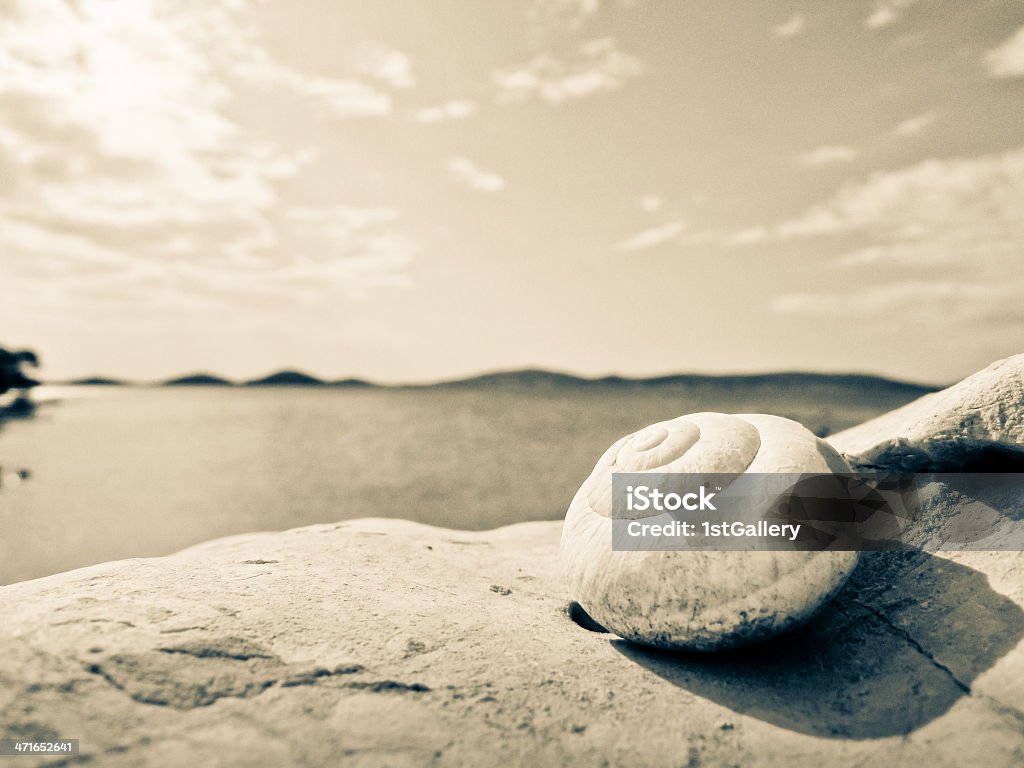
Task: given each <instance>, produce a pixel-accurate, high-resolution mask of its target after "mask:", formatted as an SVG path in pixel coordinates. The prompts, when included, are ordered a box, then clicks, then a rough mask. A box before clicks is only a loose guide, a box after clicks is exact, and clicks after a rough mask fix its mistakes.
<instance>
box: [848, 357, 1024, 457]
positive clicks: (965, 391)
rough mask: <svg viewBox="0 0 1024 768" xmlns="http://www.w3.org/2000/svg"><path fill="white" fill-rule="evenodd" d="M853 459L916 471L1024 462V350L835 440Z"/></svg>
mask: <svg viewBox="0 0 1024 768" xmlns="http://www.w3.org/2000/svg"><path fill="white" fill-rule="evenodd" d="M828 442H830V443H831V444H832V445H833V446H835V447H836V449H838V450H839V451H840V452H841V453H843V454H845V455H846V456H847V458H848V459H850V461H851V462H852V463H854V464H856V465H860V466H881V467H886V468H892V469H902V470H907V471H911V472H919V471H924V470H928V471H934V472H955V471H959V470H974V469H988V470H992V469H998V468H1005V470H1006V471H1020V470H1021V469H1022V468H1024V354H1021V355H1015V356H1013V357H1009V358H1006V359H1005V360H1000V361H999V362H996V363H993V364H992V365H990V366H989V367H988V368H986V369H984V370H983V371H979V372H978V373H976V374H974V375H973V376H969V377H968V378H966V379H964V380H963V381H961V382H959V383H958V384H954V385H953V386H952V387H949V388H947V389H944V390H942V391H940V392H934V393H932V394H930V395H925V396H924V397H921V398H918V399H917V400H915V401H913V402H912V403H908V404H907V405H905V406H903V407H902V408H897V409H896V410H894V411H890V412H889V413H885V414H882V415H881V416H878V417H877V418H874V419H871V420H870V421H866V422H864V423H863V424H860V425H858V426H856V427H852V428H850V429H848V430H846V431H844V432H839V433H837V434H835V435H833V436H832V437H830V438H829V439H828Z"/></svg>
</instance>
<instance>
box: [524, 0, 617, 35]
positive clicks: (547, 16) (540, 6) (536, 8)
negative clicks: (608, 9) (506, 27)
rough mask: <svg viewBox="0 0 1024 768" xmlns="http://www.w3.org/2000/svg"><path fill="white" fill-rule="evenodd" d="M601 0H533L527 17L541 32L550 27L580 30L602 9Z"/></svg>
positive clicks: (528, 8)
mask: <svg viewBox="0 0 1024 768" xmlns="http://www.w3.org/2000/svg"><path fill="white" fill-rule="evenodd" d="M600 7H601V3H600V0H531V2H530V3H529V5H528V6H527V18H528V19H529V21H530V24H531V26H532V27H533V28H534V29H537V30H538V31H540V32H542V33H543V32H545V31H547V30H548V29H555V30H561V29H563V28H564V29H568V30H570V31H573V32H575V31H578V30H579V29H580V28H582V27H583V25H584V24H586V23H587V22H588V21H589V20H590V19H591V18H592V17H593V16H594V15H595V14H596V13H597V12H598V10H599V9H600Z"/></svg>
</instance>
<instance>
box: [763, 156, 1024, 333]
mask: <svg viewBox="0 0 1024 768" xmlns="http://www.w3.org/2000/svg"><path fill="white" fill-rule="evenodd" d="M1021 210H1024V147H1021V148H1018V149H1015V150H1011V151H1008V152H1005V153H1001V154H991V155H983V156H980V157H973V158H952V159H942V160H937V159H933V160H927V161H925V162H922V163H918V164H916V165H913V166H909V167H907V168H902V169H899V170H895V171H888V172H881V173H876V174H874V175H872V176H870V177H869V178H868V179H867V180H865V181H863V182H860V183H857V184H851V185H848V186H847V187H845V188H843V189H842V190H840V191H839V192H838V193H837V194H836V195H835V196H834V197H833V198H832V199H831V200H829V201H827V202H825V203H822V204H820V205H816V206H813V207H812V208H810V209H808V210H806V211H805V212H804V213H802V214H800V215H799V216H796V217H794V218H792V219H789V220H787V221H783V222H781V223H780V224H778V225H776V226H775V227H773V228H772V229H771V230H770V231H769V232H767V233H766V236H765V237H766V239H775V240H780V239H781V240H786V239H795V238H810V237H814V238H839V237H842V238H843V239H842V240H841V241H840V242H843V243H847V242H850V241H851V240H852V241H854V242H858V241H859V242H860V245H859V247H857V248H856V249H855V250H852V251H849V250H847V251H846V252H844V253H843V254H842V255H840V256H839V257H838V258H836V259H835V260H834V261H833V264H834V266H835V267H837V268H839V269H842V270H845V271H846V274H848V275H850V278H849V279H850V280H851V281H852V282H851V284H850V287H849V290H847V291H831V292H825V293H800V294H791V295H788V296H784V297H781V298H780V299H779V300H778V301H777V302H776V303H775V309H776V310H777V311H780V312H785V313H789V314H839V315H846V314H848V315H849V316H851V317H854V316H857V315H858V313H862V314H863V313H868V314H870V313H880V312H883V311H887V310H888V309H890V308H893V309H895V308H899V309H900V310H901V316H904V315H905V316H918V317H920V318H943V319H944V321H946V322H953V321H957V322H959V321H964V322H967V321H974V320H978V321H980V320H987V321H990V322H1009V320H1010V319H1014V318H1016V319H1019V320H1021V321H1024V309H1022V308H1024V302H1021V300H1020V297H1021V296H1024V272H1021V270H1020V259H1021V250H1020V249H1021V244H1022V243H1024V219H1022V218H1021V216H1020V211H1021ZM883 274H884V275H885V277H884V278H882V275H883ZM872 276H877V277H876V278H875V279H872ZM914 313H917V314H916V315H915V314H914Z"/></svg>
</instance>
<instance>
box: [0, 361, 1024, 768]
mask: <svg viewBox="0 0 1024 768" xmlns="http://www.w3.org/2000/svg"><path fill="white" fill-rule="evenodd" d="M1022 371H1024V356H1022V357H1018V358H1014V359H1011V360H1010V361H1004V363H1002V364H999V365H997V366H993V367H992V368H990V369H987V370H986V371H984V372H982V373H981V374H978V375H977V376H976V377H972V379H971V380H968V382H967V384H968V385H969V386H967V389H966V390H965V389H961V390H960V394H959V395H957V394H955V393H954V395H952V396H951V395H949V392H950V391H951V390H947V391H946V393H945V394H943V393H940V394H939V395H932V396H929V397H930V398H932V399H931V400H930V401H929V400H927V399H924V400H922V401H919V402H918V403H917V404H916V405H915V404H912V405H911V406H908V407H907V408H906V409H900V410H899V411H895V412H893V413H892V414H889V415H887V416H883V417H881V418H880V419H877V420H875V421H874V422H870V423H869V424H867V425H863V426H862V427H857V428H854V430H851V431H850V432H849V433H843V434H840V435H837V436H835V438H833V440H834V443H835V444H836V445H837V446H838V447H841V448H842V449H843V450H845V451H847V452H848V453H849V454H850V455H854V456H858V457H862V459H863V460H862V463H871V464H874V465H878V464H879V457H884V456H886V455H889V456H892V455H895V454H894V452H893V451H892V450H891V448H892V446H899V451H898V452H895V453H898V455H900V456H908V455H911V456H922V455H924V456H941V457H943V460H944V461H946V463H947V464H948V463H949V456H950V453H949V452H945V453H944V452H943V450H942V448H941V445H942V440H943V439H946V438H948V436H950V435H954V436H955V437H956V440H957V441H958V442H957V451H958V452H959V454H960V455H961V456H976V453H975V452H973V450H972V447H971V442H972V441H975V442H976V443H977V445H978V446H979V447H980V448H982V449H984V450H985V451H995V454H985V455H997V456H999V457H1002V458H1003V459H1005V458H1006V457H1007V456H1009V457H1011V458H1012V457H1013V456H1014V455H1015V452H1016V451H1019V450H1020V449H1021V448H1022V447H1024V445H1022V443H1024V441H1022V440H1021V437H1020V436H1021V434H1022V430H1021V426H1022V424H1024V421H1022V419H1024V404H1022V402H1021V396H1020V395H1021V391H1022V389H1021V382H1022V381H1024V378H1022V377H1024V374H1022ZM958 386H959V387H961V388H964V387H965V384H964V383H962V384H961V385H958ZM965 392H967V394H964V393H965ZM986 393H987V395H988V397H986ZM975 396H976V397H977V400H976V401H975V400H972V399H971V398H974V397H975ZM915 408H916V410H915ZM958 409H959V410H958ZM957 414H959V415H957ZM991 414H995V415H992V416H991V418H990V415H991ZM929 425H931V426H929ZM936 430H940V431H941V435H942V436H943V437H941V438H940V437H938V436H937V435H938V434H939V432H937V431H936ZM887 451H888V454H887V453H886V452H887ZM962 463H967V462H962ZM1018 501H1022V500H1018ZM1002 511H1003V512H1004V513H1005V514H1008V515H1011V516H1014V517H1016V518H1019V517H1020V516H1021V514H1022V509H1021V505H1020V504H1017V505H1016V506H1015V507H1014V508H1013V509H1009V510H1007V509H1004V510H1002ZM560 527H561V525H560V523H554V522H551V523H526V524H521V525H515V526H510V527H507V528H502V529H498V530H494V531H487V532H479V533H467V532H462V531H452V530H445V529H439V528H432V527H428V526H423V525H419V524H415V523H410V522H405V521H400V520H382V519H364V520H356V521H351V522H346V523H340V524H337V525H322V526H313V527H308V528H301V529H296V530H291V531H285V532H282V533H259V534H250V535H244V536H237V537H233V538H229V539H222V540H218V541H214V542H210V543H207V544H203V545H200V546H198V547H194V548H191V549H189V550H186V551H184V552H181V553H179V554H176V555H173V556H171V557H164V558H155V559H147V560H126V561H121V562H116V563H107V564H104V565H99V566H95V567H91V568H85V569H81V570H78V571H73V572H70V573H66V574H60V575H57V576H52V577H48V578H45V579H39V580H36V581H31V582H25V583H22V584H15V585H12V586H8V587H3V588H0V612H2V616H3V619H4V620H3V624H2V627H0V723H2V724H3V733H2V734H0V736H2V737H8V738H19V739H28V740H47V739H54V738H78V739H80V740H81V754H80V755H77V756H67V757H60V756H52V757H25V758H19V760H18V764H19V765H25V766H30V765H77V764H91V765H99V766H178V765H181V766H189V768H192V766H197V765H203V766H206V765H245V766H263V765H265V766H275V767H278V766H286V765H310V766H324V765H335V764H343V765H346V766H348V765H374V766H376V765H389V766H393V765H426V764H435V763H436V764H438V765H474V766H487V765H509V764H511V765H518V764H535V765H559V764H567V763H579V764H584V765H595V766H598V765H633V766H643V765H658V766H661V765H666V766H679V765H686V766H699V765H714V766H726V765H743V766H750V765H787V766H788V765H807V766H820V765H850V766H853V765H867V764H870V765H875V764H891V765H906V764H915V763H920V764H927V765H929V766H947V765H948V766H960V765H966V764H975V763H976V762H977V760H978V759H979V756H981V755H984V756H985V764H986V765H988V766H1015V765H1020V764H1022V762H1024V644H1022V642H1021V641H1022V638H1024V555H1022V554H1021V553H1019V552H1006V551H1004V552H955V553H949V552H946V553H942V554H940V555H930V554H926V553H922V552H901V553H876V554H867V555H865V556H864V557H863V559H862V562H861V564H860V566H858V569H857V570H856V571H855V573H854V575H853V577H852V579H851V581H850V582H849V583H848V585H847V586H846V587H845V588H844V590H843V591H842V592H841V593H840V595H839V597H838V598H837V599H836V600H835V601H834V602H833V603H832V604H830V605H829V606H828V607H827V608H826V609H825V610H824V611H823V612H822V613H821V614H820V615H819V616H818V617H817V618H816V619H815V620H813V621H812V622H811V623H810V624H809V625H807V626H805V627H803V628H801V629H799V630H797V631H796V632H793V633H790V634H788V635H785V636H783V637H780V638H777V639H776V640H773V641H771V642H768V643H764V644H761V645H758V646H754V647H751V648H747V649H745V650H740V651H733V652H729V653H722V654H714V655H696V654H678V653H664V652H657V651H651V650H646V649H644V648H641V647H639V646H635V645H631V644H629V643H626V642H624V641H622V640H619V639H617V638H615V637H613V636H611V635H609V634H607V633H604V632H602V631H600V628H599V627H596V626H594V625H592V624H591V623H589V622H588V620H587V617H586V616H585V615H583V614H582V613H581V612H580V611H579V610H576V609H574V606H572V605H570V604H569V603H568V600H567V597H566V595H565V591H564V587H563V585H562V581H561V578H560V576H559V573H558V565H557V563H558V558H557V549H558V540H559V533H560Z"/></svg>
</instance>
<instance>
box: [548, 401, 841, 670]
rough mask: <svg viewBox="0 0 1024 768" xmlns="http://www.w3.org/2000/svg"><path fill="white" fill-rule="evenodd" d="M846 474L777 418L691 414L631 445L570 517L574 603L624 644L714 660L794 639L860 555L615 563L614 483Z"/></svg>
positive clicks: (701, 556) (613, 452) (594, 477)
mask: <svg viewBox="0 0 1024 768" xmlns="http://www.w3.org/2000/svg"><path fill="white" fill-rule="evenodd" d="M849 471H850V467H849V465H848V464H847V463H846V460H845V459H843V457H842V456H840V455H839V454H838V453H837V452H836V451H835V449H834V448H832V447H831V446H829V445H828V444H827V443H825V442H824V441H822V440H819V439H818V438H817V437H815V435H813V434H812V433H811V432H810V431H808V430H807V429H805V428H804V427H803V426H801V425H800V424H798V423H796V422H795V421H790V420H789V419H783V418H780V417H778V416H766V415H763V414H740V415H728V414H721V413H695V414H691V415H689V416H681V417H679V418H677V419H672V420H671V421H663V422H660V423H658V424H653V425H651V426H649V427H647V428H645V429H642V430H640V431H639V432H636V433H634V434H632V435H627V436H626V437H624V438H622V439H621V440H619V441H618V442H616V443H615V444H614V445H613V446H612V447H611V448H609V449H608V450H607V451H606V452H605V454H604V456H602V457H601V459H600V460H599V461H598V463H597V466H596V467H595V468H594V471H593V472H592V473H591V475H590V477H589V478H587V480H586V481H585V482H584V483H583V485H582V486H581V487H580V489H579V491H578V492H577V493H576V496H575V498H574V499H573V501H572V504H571V505H570V506H569V511H568V512H567V513H566V516H565V526H564V528H563V530H562V545H561V557H562V565H563V568H564V571H565V574H566V577H567V579H568V583H569V589H570V592H571V595H572V598H573V599H574V600H576V601H578V602H579V603H580V605H582V606H583V608H584V609H585V610H586V611H587V613H589V614H590V615H591V616H592V617H593V618H594V619H595V620H596V621H597V622H599V623H600V624H602V625H604V626H605V627H607V628H608V629H609V630H611V631H612V632H615V633H616V634H618V635H619V636H621V637H624V638H626V639H629V640H633V641H635V642H638V643H644V644H647V645H653V646H657V647H660V648H674V649H690V650H701V651H706V650H717V649H721V648H729V647H735V646H738V645H744V644H746V643H750V642H755V641H757V640H762V639H765V638H767V637H770V636H772V635H775V634H778V633H780V632H783V631H785V630H787V629H790V628H791V627H794V626H796V625H797V624H800V623H801V622H803V621H806V620H807V619H809V618H810V617H811V616H812V615H814V613H815V612H816V611H817V610H818V609H819V608H821V607H822V606H823V605H824V604H825V603H826V602H827V601H828V600H829V599H831V598H832V596H833V595H835V593H836V592H837V591H838V590H839V588H840V587H841V586H842V585H843V584H844V583H845V581H846V579H847V578H848V577H849V575H850V573H851V572H852V571H853V569H854V567H855V566H856V564H857V559H858V554H857V553H856V552H763V551H757V552H695V551H689V552H688V551H651V552H616V551H613V550H612V523H611V514H612V513H611V486H612V473H613V472H686V473H740V472H763V473H772V472H777V473H791V472H804V473H830V472H849Z"/></svg>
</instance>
